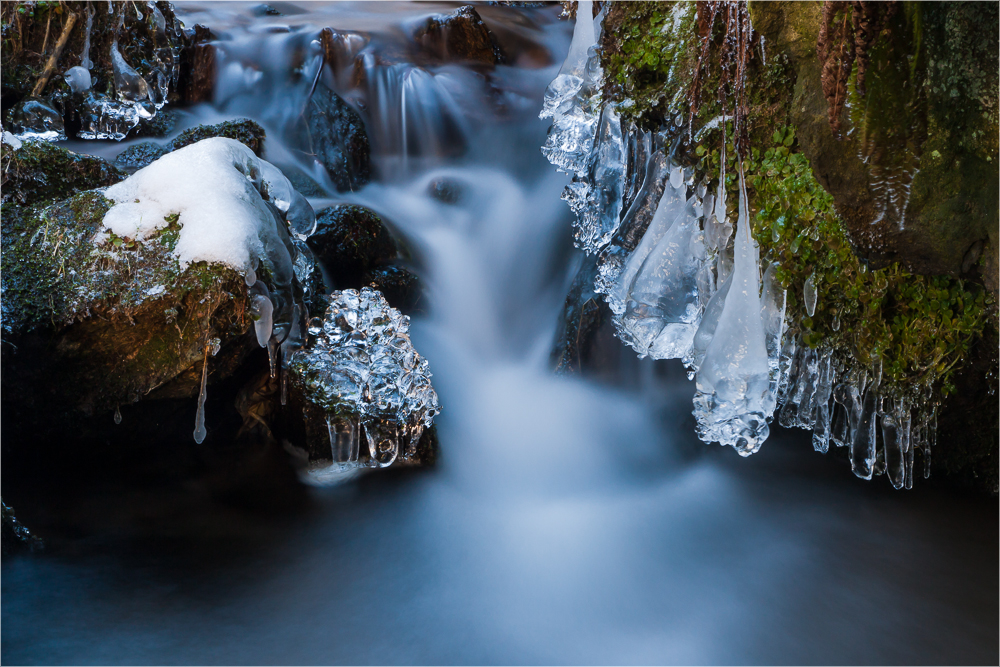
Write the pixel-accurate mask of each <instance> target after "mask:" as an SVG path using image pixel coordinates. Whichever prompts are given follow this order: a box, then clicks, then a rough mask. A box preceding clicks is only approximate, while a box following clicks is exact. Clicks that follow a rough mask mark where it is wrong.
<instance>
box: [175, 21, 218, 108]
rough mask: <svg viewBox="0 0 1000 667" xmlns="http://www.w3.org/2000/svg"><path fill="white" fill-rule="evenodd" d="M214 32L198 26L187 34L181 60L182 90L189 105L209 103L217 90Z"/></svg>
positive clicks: (183, 97)
mask: <svg viewBox="0 0 1000 667" xmlns="http://www.w3.org/2000/svg"><path fill="white" fill-rule="evenodd" d="M211 40H212V31H211V30H209V29H208V28H206V27H205V26H203V25H201V24H197V25H195V26H194V28H192V29H191V30H189V31H187V32H186V33H185V41H186V43H187V46H186V48H185V49H184V52H183V55H182V60H181V74H180V90H181V97H182V99H183V100H184V101H185V102H187V103H188V104H198V103H199V102H208V101H209V100H211V99H212V92H213V90H214V89H215V46H214V45H213V44H211V43H210V42H211Z"/></svg>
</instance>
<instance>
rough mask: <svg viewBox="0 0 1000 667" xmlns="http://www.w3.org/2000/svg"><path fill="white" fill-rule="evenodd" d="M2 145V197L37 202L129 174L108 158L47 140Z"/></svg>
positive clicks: (26, 202)
mask: <svg viewBox="0 0 1000 667" xmlns="http://www.w3.org/2000/svg"><path fill="white" fill-rule="evenodd" d="M18 143H20V146H19V147H17V148H14V146H12V145H11V144H9V143H7V142H4V143H3V144H2V147H0V170H2V181H0V190H2V194H0V200H2V202H3V203H4V204H7V203H14V204H20V205H34V204H38V203H42V202H46V201H52V200H54V199H64V198H66V197H68V196H70V195H71V194H73V193H74V192H77V191H80V190H90V189H93V188H99V187H107V186H109V185H111V184H113V183H117V182H118V181H120V180H122V179H124V178H125V177H126V174H125V172H124V171H122V170H121V169H119V168H117V167H115V166H113V165H111V164H110V163H109V162H108V161H107V160H105V159H103V158H100V157H95V156H92V155H80V154H78V153H73V152H71V151H67V150H65V149H63V148H58V147H56V146H54V145H52V144H50V143H48V142H46V141H25V142H23V143H22V142H18Z"/></svg>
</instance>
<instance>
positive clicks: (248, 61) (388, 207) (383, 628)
mask: <svg viewBox="0 0 1000 667" xmlns="http://www.w3.org/2000/svg"><path fill="white" fill-rule="evenodd" d="M179 4H180V3H179ZM274 6H275V7H276V8H277V9H279V11H282V12H283V13H284V15H283V16H270V15H267V16H261V15H259V12H255V9H254V6H253V5H252V4H250V3H224V4H222V5H217V4H210V3H192V4H188V5H185V4H180V6H179V8H178V9H179V12H180V15H181V17H182V18H183V20H184V21H185V22H186V23H187V24H188V25H191V24H193V23H195V22H201V23H205V24H207V25H209V26H211V27H212V28H213V30H215V31H216V32H217V34H218V35H220V41H221V44H220V46H221V48H222V52H223V55H222V56H221V57H220V63H219V71H220V79H219V81H218V83H217V87H216V100H215V102H214V103H213V104H212V105H204V106H202V107H199V108H195V109H192V110H189V111H188V112H186V113H187V115H186V116H185V117H184V119H183V121H182V123H181V126H184V125H192V124H195V123H199V122H215V121H217V120H219V119H224V118H234V117H241V116H250V117H253V118H255V119H257V120H258V121H260V122H261V123H262V124H263V125H264V126H265V127H266V128H267V130H268V137H269V138H268V145H267V156H266V157H267V158H268V159H269V160H272V161H274V162H277V163H279V164H281V163H282V162H284V163H286V164H287V163H289V162H292V163H296V160H298V161H299V162H297V164H298V166H299V167H300V168H301V169H302V170H304V171H306V172H307V173H311V174H313V175H314V176H315V177H316V178H317V179H319V180H322V178H323V177H322V175H321V174H318V173H317V172H316V170H314V169H313V167H312V165H309V164H306V163H303V162H301V159H300V158H299V157H297V154H296V153H295V151H294V149H293V147H290V146H288V145H286V143H285V142H284V141H283V136H284V135H283V134H282V132H283V128H284V127H286V125H287V121H288V117H289V114H292V113H293V112H294V109H293V107H294V105H295V104H299V103H301V100H302V99H303V96H304V95H305V94H306V93H307V92H308V90H307V88H308V86H309V79H310V72H313V71H315V70H310V67H315V61H314V60H310V59H309V57H308V53H309V46H310V42H311V40H312V39H315V38H316V36H317V35H318V32H319V30H320V29H322V28H323V27H326V26H332V27H334V28H336V29H341V30H358V31H364V33H365V34H366V35H368V36H370V37H371V40H372V41H371V42H370V43H369V45H368V46H366V47H365V48H375V46H379V47H380V48H383V49H385V50H386V51H390V50H391V48H390V47H392V45H398V44H404V43H405V42H406V40H407V39H408V37H407V33H408V32H409V31H412V29H413V26H414V25H416V24H418V23H419V22H420V21H421V20H422V19H423V18H424V17H426V16H428V15H430V14H432V13H435V12H448V11H451V10H452V9H454V7H455V6H457V5H446V4H444V3H433V4H431V3H413V4H405V5H402V4H400V5H397V4H392V5H389V4H387V3H377V4H363V3H358V4H354V3H345V4H332V5H326V4H319V3H317V4H313V3H302V4H299V5H291V4H287V3H274ZM478 9H479V11H480V12H481V14H482V16H483V18H484V20H485V21H486V23H487V24H488V25H490V26H491V28H493V29H494V31H495V32H497V34H498V36H499V37H501V38H502V41H503V40H506V41H507V43H513V44H518V45H519V49H518V50H517V53H516V56H517V57H515V58H512V60H513V62H512V63H511V64H508V65H503V66H499V67H497V68H496V70H495V71H494V72H493V73H492V74H491V75H490V76H489V77H487V76H485V75H483V74H482V73H481V72H480V71H477V70H475V69H473V68H466V67H461V66H457V65H442V66H429V67H423V68H417V67H415V66H412V65H410V64H408V63H406V62H405V61H403V60H400V59H398V58H397V59H395V60H392V61H391V62H390V59H388V58H386V60H385V62H382V63H380V64H375V62H374V60H372V61H371V64H370V69H369V70H368V71H367V76H366V79H365V80H366V81H367V82H368V83H367V85H368V86H369V87H368V89H367V91H366V95H360V94H359V93H358V92H357V90H353V89H350V88H349V86H347V85H346V84H345V86H343V87H340V88H338V92H340V93H342V94H343V95H344V96H345V98H347V99H348V100H349V101H350V102H351V103H352V104H354V105H356V107H357V108H359V110H361V111H362V112H363V116H364V118H365V121H366V123H367V124H368V132H369V136H370V137H371V139H372V144H373V162H374V172H375V176H374V178H373V182H372V183H371V184H369V185H368V186H366V187H364V188H362V189H360V190H359V191H357V192H347V193H343V194H336V192H335V190H332V189H330V193H329V196H328V197H313V198H311V201H312V203H313V206H314V208H317V209H319V208H321V207H322V206H323V205H324V204H328V203H331V202H353V203H358V204H362V205H364V206H368V207H370V208H372V209H374V210H376V211H377V212H379V213H380V214H382V215H383V216H384V217H385V218H386V219H387V221H389V223H390V224H391V226H392V229H393V231H394V232H395V233H396V234H397V235H398V236H399V238H400V239H402V240H403V241H404V243H405V244H406V246H407V247H408V248H409V251H410V256H411V258H412V268H413V270H414V271H415V272H416V273H418V274H419V275H420V277H421V278H422V280H423V284H424V287H425V290H426V295H425V298H426V300H427V302H428V304H427V307H426V312H427V314H426V315H424V316H417V317H415V318H414V320H413V323H412V329H411V330H412V338H413V341H414V344H415V346H416V348H417V349H418V350H419V352H420V354H421V355H423V356H425V357H426V358H427V359H428V360H429V361H430V370H431V371H432V372H433V374H434V378H433V381H434V385H435V388H436V389H437V391H438V394H439V396H440V400H441V406H442V412H441V414H440V416H439V417H438V418H437V424H438V429H439V435H440V460H439V462H438V465H437V466H436V467H435V468H433V469H431V470H426V471H406V472H403V473H395V472H392V471H389V472H385V473H376V474H370V475H368V476H365V477H361V478H359V479H355V480H353V481H350V482H347V483H345V484H343V485H340V486H337V487H333V488H322V489H313V490H310V492H309V493H310V503H309V510H308V511H278V510H275V511H272V512H258V511H250V510H241V509H233V508H231V507H223V506H221V505H220V504H219V503H216V502H214V501H212V500H210V499H205V500H201V501H198V502H180V501H174V500H171V501H167V500H163V501H160V502H159V504H157V506H156V507H155V508H152V509H150V508H147V509H146V512H147V514H146V515H144V514H143V513H142V512H141V511H136V512H134V513H133V514H130V515H129V516H131V517H133V518H132V519H131V520H129V521H124V520H122V521H111V520H108V521H106V522H105V523H101V522H90V523H88V524H87V525H88V526H90V529H86V530H82V531H81V536H80V537H79V538H78V539H77V540H76V541H75V542H73V546H71V547H70V548H65V549H62V550H60V551H58V552H54V553H52V554H50V555H41V556H34V557H18V558H5V559H4V562H3V570H2V574H3V578H2V585H3V608H2V620H3V627H2V639H3V647H2V652H3V660H4V662H6V663H9V664H15V663H63V662H69V663H77V664H87V663H104V664H113V663H163V664H167V663H231V664H237V663H246V664H258V663H270V664H288V663H299V664H307V663H308V664H311V663H354V664H360V663H384V664H395V663H409V664H418V663H440V664H444V663H466V664H471V663H511V664H515V663H518V664H519V663H553V664H555V663H632V664H639V663H674V662H681V663H692V664H693V663H731V662H735V663H756V662H765V663H806V662H823V663H899V662H902V663H953V662H975V663H992V664H995V662H996V659H997V644H998V630H997V628H998V622H1000V617H998V609H997V603H996V601H997V590H998V574H997V560H998V533H997V509H996V507H995V504H989V503H986V504H984V503H983V502H982V501H981V500H977V499H969V498H964V497H960V496H956V495H955V494H954V493H950V492H946V491H942V490H939V489H935V488H934V487H933V486H928V485H926V484H917V485H916V486H917V488H916V489H914V490H913V491H910V492H896V491H893V490H892V489H891V488H890V487H889V484H888V483H887V482H885V481H884V480H879V481H876V482H871V483H868V482H864V481H861V480H859V479H856V478H855V477H854V476H853V475H852V474H851V472H850V467H849V465H848V464H847V463H846V462H844V461H839V460H835V459H834V458H832V457H824V456H821V455H819V454H816V453H814V452H813V451H812V447H811V445H810V440H809V435H808V434H807V433H804V432H791V431H784V430H782V429H780V428H777V427H775V433H774V434H773V435H772V437H771V438H770V439H769V440H768V441H767V442H766V443H765V444H764V446H763V448H762V449H761V451H760V452H759V453H758V454H755V455H754V456H752V457H750V458H749V459H742V458H740V457H739V456H737V454H736V452H735V451H733V450H732V449H730V448H722V447H719V446H717V445H712V446H706V445H703V444H701V443H700V442H698V441H697V439H696V437H695V434H694V419H693V418H692V417H691V416H690V406H691V396H692V394H693V393H694V386H693V384H692V383H690V382H689V381H688V380H687V379H686V377H685V374H684V371H683V368H682V367H681V364H680V363H679V362H675V363H664V362H652V361H650V360H648V359H646V360H642V361H641V362H640V361H639V360H637V359H635V358H634V355H633V353H632V352H631V351H626V352H625V353H624V354H621V355H620V360H619V362H616V363H617V366H616V367H615V368H614V369H613V371H614V372H613V373H609V374H607V375H609V376H610V379H608V378H605V379H603V380H601V381H598V380H597V379H580V378H566V377H558V376H555V375H553V373H552V372H551V362H550V351H551V347H552V344H553V340H554V337H555V333H556V327H557V322H558V317H559V315H560V312H561V309H562V304H563V300H564V298H565V294H566V291H567V289H568V287H569V285H570V282H571V281H572V279H573V275H574V272H575V270H576V269H577V267H578V265H579V261H580V257H579V255H578V252H577V251H574V250H573V247H572V229H571V225H570V220H571V213H570V211H569V209H568V207H567V206H566V204H565V203H564V202H563V201H561V200H560V193H561V191H562V189H563V187H564V186H565V185H566V183H567V182H568V179H567V177H566V176H564V175H558V174H556V173H555V172H554V170H553V169H552V167H551V165H550V164H549V163H548V162H547V161H546V160H545V159H544V157H543V156H542V155H541V153H540V151H539V147H540V146H541V145H542V144H543V143H544V140H545V136H546V129H547V121H541V120H539V119H538V117H537V116H538V110H539V109H540V108H541V103H542V94H543V91H544V90H545V87H546V85H548V83H549V82H550V81H551V80H552V79H553V78H554V77H555V76H556V74H557V73H558V70H559V65H560V64H561V63H562V61H563V58H564V56H565V53H566V50H567V48H568V46H569V42H570V37H571V34H572V29H573V24H572V23H571V22H562V21H557V20H556V16H557V13H558V8H557V7H547V8H527V9H511V8H504V7H493V6H482V7H479V8H478ZM303 51H305V53H306V54H307V55H306V57H304V58H302V57H300V59H301V60H302V62H303V64H302V65H301V76H300V77H298V79H297V80H290V79H288V77H287V76H286V74H287V71H288V69H289V67H290V65H289V63H290V61H291V60H292V59H293V58H295V57H296V56H295V54H296V53H301V52H303ZM352 90H353V92H352ZM372 91H377V93H378V94H377V95H376V94H375V93H373V92H372ZM358 100H360V104H359V102H358ZM70 146H71V147H73V148H75V149H77V150H87V151H89V152H93V153H102V152H103V153H105V154H107V155H114V154H115V153H117V152H118V151H120V150H121V149H122V148H123V147H124V146H123V145H122V144H117V143H113V142H93V143H92V144H91V143H86V144H85V143H83V142H71V144H70ZM457 146H459V147H461V150H456V149H455V148H456V147H457ZM323 184H324V185H327V186H329V184H328V183H323ZM442 184H444V185H445V186H446V187H447V188H448V190H449V192H451V193H455V194H454V196H453V197H451V198H450V199H449V201H443V200H442V198H440V197H435V196H434V194H433V192H434V191H435V188H438V187H439V186H441V185H442ZM328 189H329V188H328ZM615 344H616V345H617V341H616V342H615ZM944 437H945V436H944V435H942V439H943V438H944ZM920 481H923V480H920ZM137 498H138V499H137ZM137 502H140V503H141V502H148V499H147V496H139V495H136V494H135V493H131V494H130V493H125V492H121V493H119V495H117V496H107V495H105V496H104V497H102V498H101V499H100V500H91V501H81V503H82V504H83V506H85V507H86V508H91V509H92V508H99V509H92V511H94V512H98V511H100V512H105V513H108V514H115V515H116V516H117V515H118V514H116V513H122V512H124V510H122V509H121V507H120V506H119V505H120V504H129V503H137ZM147 515H148V516H154V515H155V519H153V520H150V521H145V520H144V519H140V518H139V517H143V516H147ZM164 517H167V518H164ZM95 525H97V526H99V527H97V528H94V526H95Z"/></svg>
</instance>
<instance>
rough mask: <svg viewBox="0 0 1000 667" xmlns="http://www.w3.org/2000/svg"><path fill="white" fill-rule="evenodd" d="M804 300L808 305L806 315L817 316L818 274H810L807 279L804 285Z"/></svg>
mask: <svg viewBox="0 0 1000 667" xmlns="http://www.w3.org/2000/svg"><path fill="white" fill-rule="evenodd" d="M802 298H803V300H804V301H805V305H806V315H808V316H809V317H812V316H813V315H815V314H816V274H814V273H813V274H810V275H809V277H808V278H806V282H805V283H804V284H803V285H802Z"/></svg>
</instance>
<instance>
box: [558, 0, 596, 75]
mask: <svg viewBox="0 0 1000 667" xmlns="http://www.w3.org/2000/svg"><path fill="white" fill-rule="evenodd" d="M595 43H597V34H596V30H595V29H594V3H593V2H592V0H580V3H579V4H578V5H577V7H576V26H575V27H574V28H573V41H572V42H570V45H569V53H567V54H566V60H565V61H563V65H562V68H560V70H559V74H560V75H563V74H575V75H576V76H579V77H583V75H584V70H585V69H586V68H587V59H588V57H589V56H588V50H589V49H590V47H591V46H593V45H594V44H595Z"/></svg>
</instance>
